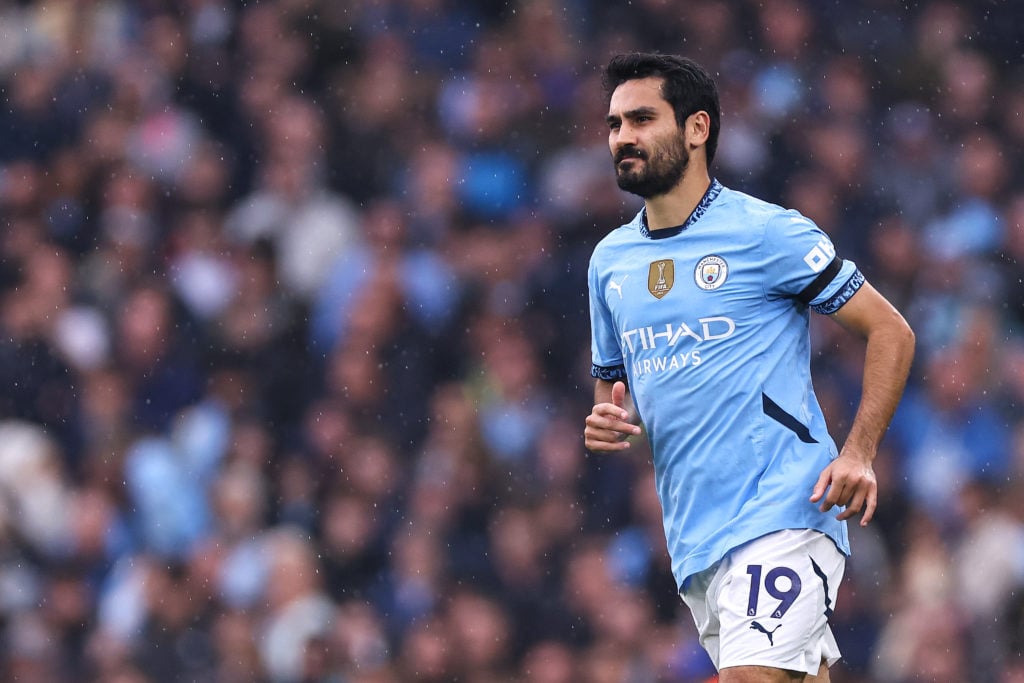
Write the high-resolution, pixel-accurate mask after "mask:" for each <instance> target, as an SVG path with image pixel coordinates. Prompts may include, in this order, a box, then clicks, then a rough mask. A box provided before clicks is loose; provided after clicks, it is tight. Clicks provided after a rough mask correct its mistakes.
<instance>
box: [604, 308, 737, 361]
mask: <svg viewBox="0 0 1024 683" xmlns="http://www.w3.org/2000/svg"><path fill="white" fill-rule="evenodd" d="M735 331H736V323H735V322H733V319H732V318H726V317H725V316H711V317H708V318H699V319H698V320H697V324H696V325H694V326H690V325H688V324H686V323H678V324H672V323H665V325H664V326H661V325H658V326H654V325H648V326H647V327H637V328H634V329H632V330H626V331H625V332H623V333H622V344H623V346H624V347H625V348H627V349H629V353H631V354H632V353H636V352H637V351H650V350H653V349H657V348H671V347H674V346H675V345H676V344H678V343H679V342H680V341H682V340H684V339H689V340H690V341H691V342H698V343H699V342H707V341H715V340H718V339H727V338H729V337H731V336H732V335H733V333H734V332H735Z"/></svg>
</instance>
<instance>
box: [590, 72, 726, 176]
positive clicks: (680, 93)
mask: <svg viewBox="0 0 1024 683" xmlns="http://www.w3.org/2000/svg"><path fill="white" fill-rule="evenodd" d="M650 76H654V77H660V78H663V79H664V82H663V83H662V86H661V96H662V97H664V98H665V101H666V102H668V103H669V104H670V105H672V110H673V111H674V112H675V114H676V122H677V123H678V124H679V127H680V128H682V127H683V126H684V125H685V124H686V119H687V118H688V117H689V116H690V115H691V114H694V113H696V112H698V111H701V110H703V111H706V112H707V113H708V117H710V119H711V126H710V128H709V130H708V141H707V144H706V146H705V150H706V153H707V160H708V166H710V165H711V161H712V160H713V159H714V158H715V151H716V150H717V149H718V131H719V129H720V128H721V126H722V108H721V106H720V105H719V103H718V86H717V85H716V84H715V80H714V79H713V78H712V77H711V74H709V73H708V72H707V70H705V69H704V67H702V66H701V65H700V64H698V63H697V62H695V61H693V60H692V59H688V58H687V57H680V56H678V55H662V54H655V53H649V52H630V53H626V54H621V55H615V56H614V57H612V60H611V61H610V62H608V66H606V67H605V70H604V88H605V92H606V94H607V95H608V96H609V97H611V94H612V92H614V90H615V88H617V87H619V86H620V85H622V84H623V83H625V82H626V81H631V80H635V79H639V78H648V77H650Z"/></svg>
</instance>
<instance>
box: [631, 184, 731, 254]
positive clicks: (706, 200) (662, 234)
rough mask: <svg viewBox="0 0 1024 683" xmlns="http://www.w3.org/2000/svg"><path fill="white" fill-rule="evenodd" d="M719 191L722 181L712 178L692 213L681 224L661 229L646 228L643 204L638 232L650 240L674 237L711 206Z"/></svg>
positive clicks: (645, 214) (645, 208)
mask: <svg viewBox="0 0 1024 683" xmlns="http://www.w3.org/2000/svg"><path fill="white" fill-rule="evenodd" d="M721 192H722V183H720V182H718V179H717V178H712V179H711V185H710V186H709V187H708V189H707V192H705V193H704V196H703V197H701V199H700V201H699V202H698V203H697V207H696V208H695V209H694V210H693V213H691V214H690V217H689V218H687V219H686V222H685V223H683V224H682V225H677V226H675V227H672V228H662V229H661V230H651V229H650V228H648V227H647V207H646V206H645V207H644V208H643V209H641V211H640V234H641V235H643V236H644V237H646V238H647V239H652V240H660V239H664V238H666V237H674V236H676V235H678V234H679V233H681V232H682V231H683V230H686V229H687V228H688V227H690V226H691V225H693V224H694V223H696V222H697V221H698V220H700V217H701V216H703V215H704V213H705V212H706V211H707V210H708V208H709V207H710V206H711V202H713V201H715V198H717V197H718V195H719V194H721Z"/></svg>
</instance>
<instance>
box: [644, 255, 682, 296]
mask: <svg viewBox="0 0 1024 683" xmlns="http://www.w3.org/2000/svg"><path fill="white" fill-rule="evenodd" d="M675 281H676V266H675V262H674V261H672V259H662V260H661V261H655V262H654V263H652V264H651V267H650V268H649V269H648V271H647V291H649V292H650V293H651V294H652V295H653V296H654V298H655V299H660V298H662V297H664V296H665V295H666V294H668V293H669V291H670V290H671V289H672V285H673V284H675Z"/></svg>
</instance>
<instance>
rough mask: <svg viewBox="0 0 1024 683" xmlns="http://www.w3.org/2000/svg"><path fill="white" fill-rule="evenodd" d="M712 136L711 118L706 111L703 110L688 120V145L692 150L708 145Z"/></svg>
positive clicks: (691, 115) (690, 116)
mask: <svg viewBox="0 0 1024 683" xmlns="http://www.w3.org/2000/svg"><path fill="white" fill-rule="evenodd" d="M710 134H711V117H710V116H708V113H707V112H706V111H704V110H703V109H702V110H700V111H698V112H694V113H693V114H690V115H689V116H688V117H687V118H686V144H687V145H688V146H689V147H690V149H691V150H694V149H697V148H698V147H700V146H701V145H704V144H706V143H707V141H708V135H710Z"/></svg>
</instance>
